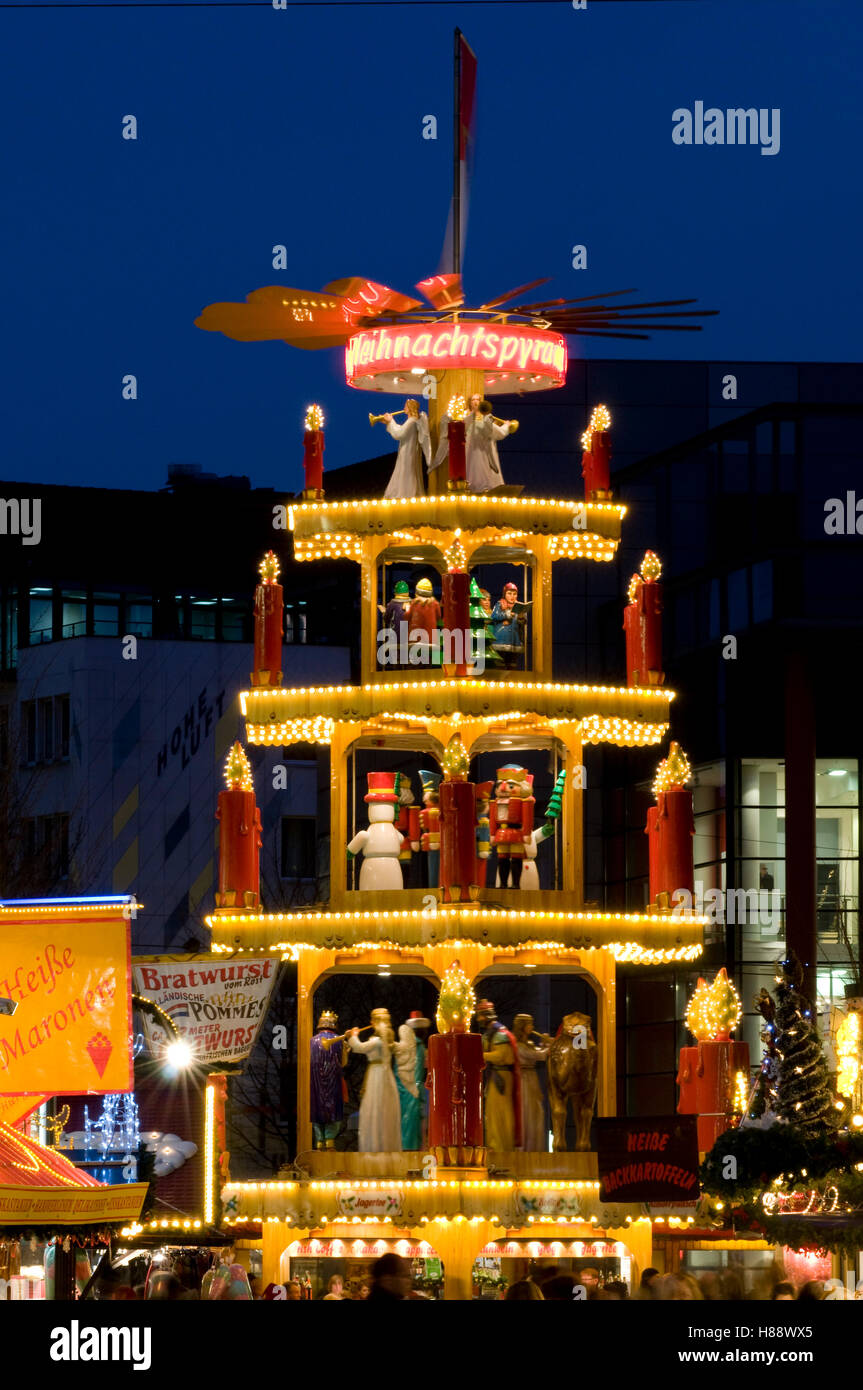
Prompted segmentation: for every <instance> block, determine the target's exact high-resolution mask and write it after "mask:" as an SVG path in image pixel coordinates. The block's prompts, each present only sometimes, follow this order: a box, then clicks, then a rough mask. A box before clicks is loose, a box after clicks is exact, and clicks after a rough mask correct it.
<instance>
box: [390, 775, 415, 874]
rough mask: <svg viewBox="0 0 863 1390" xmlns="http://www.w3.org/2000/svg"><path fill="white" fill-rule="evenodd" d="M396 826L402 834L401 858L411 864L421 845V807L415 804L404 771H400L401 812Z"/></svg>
mask: <svg viewBox="0 0 863 1390" xmlns="http://www.w3.org/2000/svg"><path fill="white" fill-rule="evenodd" d="M396 826H397V827H398V830H399V833H400V834H401V836H402V847H401V851H400V853H399V860H400V861H401V863H402V864H409V863H410V862H411V859H412V857H413V854H414V853H416V851H417V850H418V849H419V847H420V808H419V806H415V805H414V794H413V792H412V791H411V784H410V778H409V777H406V776H405V774H404V773H403V772H400V773H399V814H398V820H397V821H396Z"/></svg>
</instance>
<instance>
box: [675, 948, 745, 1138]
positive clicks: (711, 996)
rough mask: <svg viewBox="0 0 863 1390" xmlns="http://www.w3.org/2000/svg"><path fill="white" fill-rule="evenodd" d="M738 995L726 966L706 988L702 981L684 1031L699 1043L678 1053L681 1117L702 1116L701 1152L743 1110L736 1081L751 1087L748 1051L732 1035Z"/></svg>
mask: <svg viewBox="0 0 863 1390" xmlns="http://www.w3.org/2000/svg"><path fill="white" fill-rule="evenodd" d="M742 1012H743V1011H742V1008H741V1004H740V996H739V995H738V993H737V990H736V989H735V988H734V985H733V984H732V983H731V981H730V980H729V979H728V976H727V975H726V973H725V968H724V967H723V968H722V969H721V970H720V971H719V973H718V974H717V975H716V977H715V979H714V980H713V981H712V982H711V983H710V984H708V983H707V981H706V980H702V979H700V980H699V981H698V984H697V985H696V987H695V993H694V994H693V996H692V998H691V999H690V1001H689V1004H688V1005H687V1009H686V1026H687V1028H688V1029H689V1031H690V1033H692V1034H693V1035H694V1037H695V1038H696V1040H697V1045H696V1046H695V1047H684V1048H681V1051H680V1070H679V1072H678V1078H677V1079H678V1084H679V1085H680V1100H679V1102H678V1106H677V1109H678V1112H679V1113H680V1114H682V1115H698V1147H699V1150H700V1151H701V1152H702V1153H706V1152H707V1151H708V1150H709V1149H712V1148H713V1145H714V1144H715V1143H716V1140H717V1139H718V1138H719V1136H720V1134H723V1133H724V1132H725V1130H726V1129H729V1128H730V1126H731V1125H732V1123H733V1122H734V1115H735V1113H736V1114H740V1113H741V1112H742V1110H743V1102H741V1100H740V1098H739V1097H738V1096H737V1077H738V1075H742V1076H743V1077H744V1078H745V1082H744V1084H745V1086H746V1089H747V1090H748V1083H749V1046H748V1044H747V1043H745V1042H736V1041H734V1040H733V1039H732V1037H731V1033H732V1032H733V1030H734V1029H735V1028H736V1027H737V1025H738V1023H739V1022H740V1018H741V1016H742Z"/></svg>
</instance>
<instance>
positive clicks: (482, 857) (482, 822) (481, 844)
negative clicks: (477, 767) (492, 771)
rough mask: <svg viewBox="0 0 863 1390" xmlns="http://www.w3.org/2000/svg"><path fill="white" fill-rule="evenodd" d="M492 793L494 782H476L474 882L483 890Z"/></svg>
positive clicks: (489, 837) (489, 843)
mask: <svg viewBox="0 0 863 1390" xmlns="http://www.w3.org/2000/svg"><path fill="white" fill-rule="evenodd" d="M493 791H494V782H477V783H476V785H475V787H474V793H475V796H476V869H475V871H474V872H475V874H476V882H477V884H478V885H479V887H480V888H485V876H486V871H487V869H488V861H489V859H490V857H491V828H490V825H489V809H488V808H489V802H490V800H491V794H492V792H493Z"/></svg>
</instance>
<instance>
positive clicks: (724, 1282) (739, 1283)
mask: <svg viewBox="0 0 863 1390" xmlns="http://www.w3.org/2000/svg"><path fill="white" fill-rule="evenodd" d="M503 1297H504V1299H505V1300H506V1301H507V1302H509V1301H512V1302H529V1301H533V1300H539V1301H545V1302H567V1303H569V1302H573V1301H576V1300H579V1299H580V1300H585V1301H587V1302H624V1301H626V1300H627V1299H630V1298H632V1299H635V1300H647V1301H650V1302H658V1303H669V1302H670V1303H680V1302H694V1303H701V1302H703V1303H737V1302H764V1301H770V1302H775V1303H780V1302H785V1303H792V1302H797V1303H821V1302H835V1301H840V1300H848V1299H852V1300H853V1299H861V1300H863V1279H861V1280H860V1281H859V1282H858V1284H857V1287H856V1290H852V1289H850V1288H848V1287H847V1286H846V1285H844V1284H843V1283H842V1280H841V1279H812V1280H810V1281H809V1282H808V1283H805V1284H802V1285H801V1286H800V1287H799V1288H798V1287H796V1286H795V1285H794V1284H792V1283H791V1282H790V1281H789V1280H787V1279H784V1278H779V1277H777V1276H776V1273H775V1272H766V1273H765V1275H764V1276H763V1277H762V1278H761V1279H760V1280H756V1282H755V1283H754V1285H753V1287H752V1288H750V1289H749V1290H747V1289H746V1287H745V1285H744V1282H743V1278H742V1276H741V1274H740V1273H739V1272H738V1271H737V1270H736V1269H723V1270H708V1271H705V1273H703V1274H700V1275H699V1276H698V1277H697V1278H696V1276H695V1275H693V1274H689V1273H688V1272H686V1271H684V1270H681V1271H678V1272H677V1273H674V1274H660V1272H659V1270H658V1269H653V1268H651V1269H646V1270H645V1271H644V1273H643V1274H642V1276H641V1282H640V1284H639V1286H638V1288H637V1289H636V1290H634V1291H633V1293H632V1294H630V1292H629V1288H628V1285H627V1284H625V1283H624V1282H623V1280H612V1281H610V1282H608V1283H605V1284H601V1283H600V1278H599V1272H598V1271H597V1270H595V1269H582V1270H580V1271H579V1273H578V1275H575V1274H568V1273H563V1272H562V1271H561V1270H559V1269H556V1268H554V1267H548V1268H545V1269H540V1270H538V1271H537V1272H536V1273H534V1274H533V1275H531V1276H530V1277H529V1278H526V1279H519V1280H518V1281H517V1282H516V1283H514V1284H511V1285H510V1287H509V1288H508V1289H507V1290H506V1293H505V1294H504V1295H503Z"/></svg>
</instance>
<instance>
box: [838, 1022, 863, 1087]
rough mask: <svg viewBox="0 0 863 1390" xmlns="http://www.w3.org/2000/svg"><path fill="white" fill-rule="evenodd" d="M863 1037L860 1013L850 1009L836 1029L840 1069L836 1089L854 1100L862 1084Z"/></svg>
mask: <svg viewBox="0 0 863 1390" xmlns="http://www.w3.org/2000/svg"><path fill="white" fill-rule="evenodd" d="M861 1037H863V1029H861V1019H860V1014H859V1013H858V1012H857V1010H856V1009H852V1010H850V1011H849V1012H848V1013H847V1014H846V1015H845V1017H844V1018H843V1019H842V1022H841V1023H840V1024H839V1027H838V1028H837V1030H836V1059H837V1061H838V1063H839V1070H838V1074H837V1077H836V1090H837V1091H838V1092H839V1094H840V1096H845V1097H846V1099H848V1100H854V1099H855V1098H856V1096H857V1092H858V1089H859V1086H860V1050H861V1049H860V1043H861Z"/></svg>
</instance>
